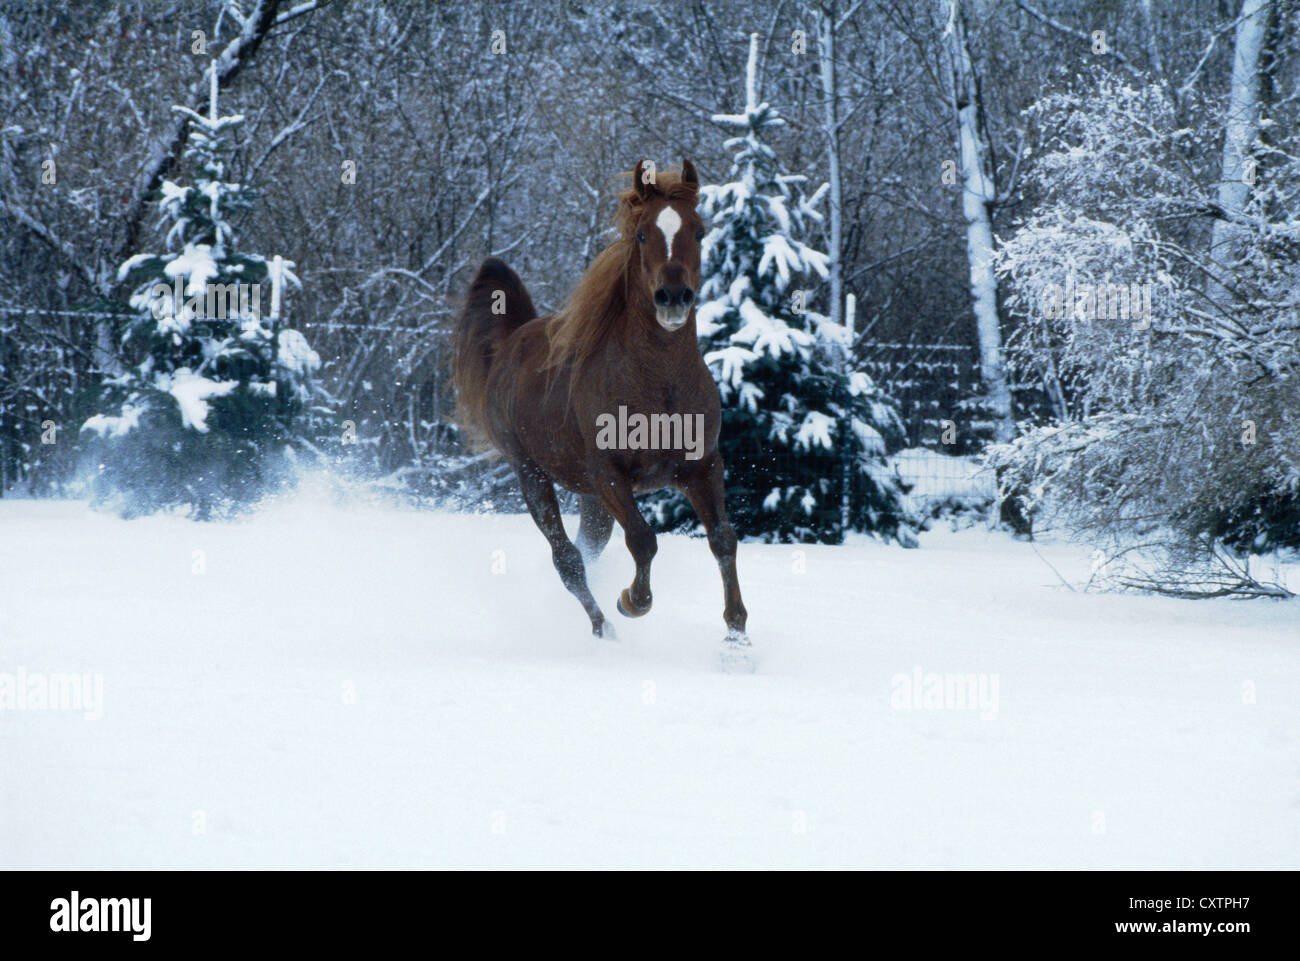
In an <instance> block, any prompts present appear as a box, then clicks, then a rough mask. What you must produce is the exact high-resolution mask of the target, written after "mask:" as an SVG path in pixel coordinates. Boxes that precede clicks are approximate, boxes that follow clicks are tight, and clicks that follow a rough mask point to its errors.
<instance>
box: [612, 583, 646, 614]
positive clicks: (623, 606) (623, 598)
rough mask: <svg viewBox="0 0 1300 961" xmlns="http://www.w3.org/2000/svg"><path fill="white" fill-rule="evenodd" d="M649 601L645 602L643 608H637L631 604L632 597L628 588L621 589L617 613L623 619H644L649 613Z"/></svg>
mask: <svg viewBox="0 0 1300 961" xmlns="http://www.w3.org/2000/svg"><path fill="white" fill-rule="evenodd" d="M650 604H651V602H650V601H647V602H646V605H645V607H637V606H636V605H635V604H633V603H632V595H631V594H630V593H629V589H628V588H626V587H625V588H623V593H622V594H620V595H618V612H619V613H620V614H622V615H623V616H624V617H644V616H645V615H646V614H648V613H650Z"/></svg>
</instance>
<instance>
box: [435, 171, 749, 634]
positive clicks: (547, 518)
mask: <svg viewBox="0 0 1300 961" xmlns="http://www.w3.org/2000/svg"><path fill="white" fill-rule="evenodd" d="M632 177H633V181H632V188H631V189H629V190H626V191H624V192H623V193H622V194H621V195H620V196H619V204H618V213H617V216H616V219H615V223H616V225H617V228H618V233H619V236H618V238H617V239H616V240H615V241H614V242H613V243H611V244H610V245H609V246H608V247H607V248H606V249H605V250H604V251H603V252H602V253H601V254H600V256H598V257H597V258H596V259H595V260H594V261H593V262H592V264H591V266H590V268H588V270H587V272H586V274H584V275H583V277H582V279H581V280H580V281H579V282H578V285H577V287H576V288H575V289H574V291H573V293H572V295H571V296H570V297H569V300H568V302H567V303H566V304H565V306H564V308H563V309H562V310H561V311H560V312H559V313H557V314H555V315H553V316H550V317H538V316H537V311H536V310H535V309H534V308H533V303H532V300H531V298H529V296H528V292H527V291H526V290H525V289H524V285H523V283H522V282H521V281H520V279H519V277H518V275H517V274H515V272H514V271H513V270H511V269H510V268H509V267H507V266H506V265H505V263H503V262H502V261H500V260H498V259H496V258H488V259H487V260H485V261H484V262H483V264H482V266H481V267H480V268H479V271H478V275H477V276H476V277H475V278H474V281H473V283H472V284H470V288H469V291H468V293H467V295H466V299H465V304H464V307H463V309H462V310H461V313H460V316H459V318H458V321H457V331H456V349H455V360H454V380H455V385H456V394H457V400H458V404H459V407H460V412H461V421H462V423H463V424H464V425H465V426H467V427H469V428H471V429H472V430H474V431H475V432H477V433H478V434H480V435H483V436H485V437H486V439H487V440H488V441H490V443H491V444H492V446H494V447H495V448H496V449H497V450H498V451H500V452H501V454H502V455H503V456H504V457H505V458H506V460H507V461H508V462H509V463H510V466H511V467H513V468H514V471H515V474H516V475H517V476H518V478H519V486H520V487H521V488H522V489H523V495H524V501H525V503H527V505H528V510H529V511H530V512H531V513H532V516H533V520H534V521H535V522H536V523H537V526H538V527H539V528H541V531H542V533H543V534H545V535H546V539H547V540H548V541H550V544H551V558H552V560H553V561H554V562H555V569H556V570H557V571H558V572H559V574H560V580H562V581H563V582H564V586H565V587H567V588H568V589H569V591H570V592H571V593H572V594H573V596H574V597H576V598H577V599H578V600H579V602H581V604H582V607H583V609H584V610H585V611H586V612H587V616H588V617H590V618H591V630H592V633H593V634H595V635H596V636H597V637H612V636H613V633H614V632H613V628H612V625H611V624H609V623H608V622H607V621H606V620H605V615H604V614H603V613H602V612H601V609H600V606H599V605H598V604H597V603H596V599H595V598H594V597H592V595H591V590H590V589H589V588H588V587H587V574H586V569H585V568H584V566H583V561H584V558H585V559H587V560H593V559H594V558H595V557H597V556H598V555H599V554H600V552H601V550H603V549H604V547H605V544H606V543H607V542H608V541H609V535H610V529H611V525H612V522H613V521H615V520H617V521H618V523H619V525H620V526H621V527H622V528H623V532H624V534H625V535H626V541H627V549H628V551H629V552H631V554H632V558H633V560H634V561H635V562H636V575H635V577H634V578H633V580H632V584H631V586H630V587H628V588H627V589H626V590H624V591H623V593H622V595H621V596H620V598H619V601H618V610H619V612H620V613H621V614H623V615H625V616H627V617H640V616H641V615H643V614H645V613H647V612H648V611H649V610H650V603H651V596H650V561H651V559H652V558H653V557H654V556H655V551H656V550H657V543H656V539H655V533H654V531H653V530H652V529H651V527H650V525H649V524H647V523H646V521H645V518H644V517H642V516H641V512H640V511H639V510H638V509H637V505H636V499H635V497H634V495H635V494H639V493H643V492H646V491H654V490H659V489H661V488H664V487H673V488H676V489H677V490H679V491H681V492H682V493H683V494H685V495H686V497H687V499H689V500H690V502H691V506H692V507H693V508H694V509H695V513H696V514H698V515H699V518H700V522H701V523H702V524H703V525H704V530H705V531H706V532H707V534H708V539H709V548H710V549H711V550H712V551H713V554H714V556H715V557H716V558H717V561H718V567H719V568H720V570H721V572H722V586H723V599H724V608H723V619H724V620H725V622H726V625H727V629H728V631H727V640H728V641H730V642H732V644H733V645H742V646H743V645H748V644H749V641H748V639H747V638H746V636H745V619H746V613H745V605H744V603H743V602H742V601H741V598H740V584H739V582H738V581H737V578H736V532H735V530H734V529H733V528H732V526H731V522H730V521H729V520H728V519H727V510H726V506H725V505H724V503H723V497H724V490H723V474H722V458H721V457H720V456H719V455H718V431H719V429H720V427H721V421H722V416H721V406H720V402H719V396H718V388H717V385H716V384H714V382H713V378H712V377H711V376H710V375H709V370H708V368H707V367H706V366H705V364H704V361H703V359H702V358H701V356H700V348H699V344H698V341H697V339H696V330H695V293H696V291H697V290H698V289H699V286H700V241H701V240H702V239H703V238H704V226H703V222H702V221H701V219H700V216H699V214H697V213H696V211H695V207H696V204H697V203H698V199H699V186H700V185H699V178H698V177H697V176H696V173H695V167H694V166H693V165H692V164H691V162H690V161H689V160H687V161H684V162H683V163H682V169H681V172H680V173H677V174H674V173H663V172H661V173H659V174H658V175H656V174H655V173H654V172H653V170H652V168H646V166H645V165H644V164H642V163H638V164H637V166H636V170H635V171H634V172H633V175H632ZM637 415H640V416H641V418H643V419H642V420H641V421H640V423H641V424H642V425H645V424H647V423H650V424H654V425H656V426H661V427H662V431H659V432H652V435H653V434H654V433H658V434H660V436H659V438H658V439H659V441H664V440H665V438H667V443H662V442H660V443H654V444H652V443H650V442H648V441H647V437H646V432H645V431H644V430H643V431H641V432H640V433H638V432H637V431H636V430H632V431H625V430H623V429H622V427H620V429H619V430H618V431H614V430H612V429H610V426H611V424H612V423H614V421H615V420H616V419H617V420H618V421H619V423H620V424H625V423H632V424H634V425H635V424H636V423H637ZM674 417H676V419H674ZM669 425H673V426H674V427H677V428H678V429H677V432H676V436H675V437H674V436H669V435H671V434H672V433H673V432H672V431H671V430H670V429H669ZM681 425H687V427H689V426H691V425H698V428H699V430H698V432H697V436H696V439H695V441H694V442H693V443H691V444H689V445H688V444H686V443H683V442H681V441H682V438H683V437H684V436H686V434H687V433H689V431H683V430H682V429H681ZM674 441H675V442H674ZM555 484H560V485H561V486H563V487H565V488H566V489H568V490H570V491H573V492H574V493H576V494H578V495H580V517H581V522H580V524H579V528H578V543H577V545H576V546H575V545H574V543H573V542H572V541H570V540H569V538H568V536H567V535H566V534H565V532H564V525H563V522H562V520H561V517H560V506H559V503H558V501H557V500H556V496H555V486H554V485H555ZM728 646H729V647H730V646H731V645H728Z"/></svg>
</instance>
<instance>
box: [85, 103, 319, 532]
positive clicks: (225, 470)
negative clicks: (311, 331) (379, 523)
mask: <svg viewBox="0 0 1300 961" xmlns="http://www.w3.org/2000/svg"><path fill="white" fill-rule="evenodd" d="M173 109H174V110H176V111H177V112H178V113H179V114H181V115H183V116H184V117H185V118H186V121H187V123H188V125H189V140H188V144H187V146H186V150H185V154H184V160H185V163H186V164H187V165H188V167H189V169H190V170H191V171H192V174H193V183H191V184H188V185H182V184H179V183H175V182H172V181H170V180H169V181H165V182H164V183H163V186H162V190H161V196H160V198H159V207H160V209H161V211H162V215H163V222H164V223H168V222H169V223H170V225H171V226H170V228H169V229H168V230H167V233H166V237H165V242H164V243H165V247H166V251H165V252H164V253H159V254H140V255H137V256H134V257H131V258H129V259H128V260H127V261H125V262H124V263H123V264H122V265H121V268H120V270H119V273H118V276H119V279H120V280H125V281H130V282H131V283H132V284H133V285H134V292H133V293H132V294H131V296H130V299H129V303H130V307H131V309H132V310H134V311H135V317H134V319H132V320H131V321H130V322H129V323H128V324H127V326H126V329H125V330H124V331H123V332H122V338H121V339H122V353H123V355H124V356H126V357H127V358H129V365H128V366H127V367H126V369H125V370H124V372H123V373H121V374H119V375H117V376H115V377H110V378H107V379H106V380H105V381H104V385H103V387H102V390H101V394H100V396H99V398H98V401H97V407H98V410H99V411H100V412H99V413H97V414H95V415H94V416H92V417H90V418H88V419H87V420H86V421H85V423H84V425H83V426H82V436H83V439H84V440H85V441H86V446H87V448H88V450H89V452H90V453H91V454H92V455H93V461H92V463H93V468H94V481H93V487H94V494H95V498H96V500H97V501H98V502H99V503H101V504H103V505H106V506H111V507H113V508H115V509H117V510H119V511H121V512H122V513H124V514H127V515H135V514H141V513H149V512H152V511H156V510H159V509H163V508H168V507H174V506H180V505H188V506H189V508H190V509H191V511H192V512H193V513H194V515H195V516H197V517H208V516H212V515H213V514H220V513H227V512H229V511H230V510H232V509H235V508H237V507H239V506H240V505H243V504H246V503H248V502H249V501H251V500H253V499H255V498H257V497H258V496H260V495H261V494H263V493H265V492H266V491H268V490H270V489H273V488H274V487H276V486H278V485H279V484H280V483H281V482H282V481H283V480H284V479H285V478H286V476H287V475H286V468H287V466H288V465H287V463H286V453H287V451H290V450H292V449H293V447H295V446H303V445H304V444H308V443H309V441H310V438H311V437H312V435H313V434H315V433H316V431H317V429H318V427H319V419H320V413H321V409H320V408H319V407H318V406H316V405H317V404H318V402H319V401H320V400H321V399H322V395H321V392H320V389H319V388H318V386H317V385H316V383H315V379H314V378H315V374H316V372H317V371H318V369H319V368H320V358H319V357H318V356H317V354H316V353H315V351H313V350H312V349H311V346H310V345H309V344H308V342H307V340H306V338H304V337H303V335H302V334H301V333H300V332H298V331H296V330H292V329H289V328H286V327H284V326H283V322H282V317H281V304H282V300H283V296H284V293H285V289H286V287H289V286H294V287H297V286H300V282H299V280H298V278H297V276H295V274H294V273H293V269H292V268H293V264H292V262H289V261H285V260H283V259H282V258H280V257H273V258H267V257H263V256H260V255H258V254H251V253H246V252H243V251H241V250H239V249H238V246H237V244H236V242H235V230H234V225H233V221H234V219H235V218H236V216H237V215H238V214H240V213H242V212H244V211H246V210H248V209H249V208H250V206H251V203H252V199H253V195H252V192H251V191H250V189H249V188H248V187H247V186H246V185H243V184H240V183H233V182H230V181H228V180H227V179H226V178H227V162H226V155H227V148H226V144H227V141H228V139H229V138H230V136H231V134H232V132H233V131H234V130H235V129H236V128H237V127H238V126H239V125H240V124H241V123H243V117H242V116H239V115H232V116H221V115H220V114H219V113H218V110H217V88H216V82H215V78H214V79H213V81H212V87H211V99H210V104H209V112H208V115H207V116H203V115H201V114H199V113H196V112H195V111H193V110H190V109H188V108H186V107H179V106H178V107H175V108H173Z"/></svg>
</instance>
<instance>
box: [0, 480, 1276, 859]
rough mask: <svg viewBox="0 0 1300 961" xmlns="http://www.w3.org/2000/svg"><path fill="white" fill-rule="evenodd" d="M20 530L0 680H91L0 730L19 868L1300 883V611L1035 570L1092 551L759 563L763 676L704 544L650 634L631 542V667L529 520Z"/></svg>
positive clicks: (5, 799)
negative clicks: (71, 698)
mask: <svg viewBox="0 0 1300 961" xmlns="http://www.w3.org/2000/svg"><path fill="white" fill-rule="evenodd" d="M569 522H570V529H571V530H572V528H573V524H574V521H573V519H572V518H570V519H569ZM0 525H2V526H3V529H4V531H5V535H6V536H5V537H4V538H3V539H0V570H3V571H4V572H5V577H4V581H3V588H2V590H3V594H2V595H0V645H2V646H0V673H7V674H9V675H13V676H16V675H17V673H18V669H19V668H20V667H21V668H22V669H23V670H24V672H25V673H26V675H27V676H31V675H33V674H38V673H44V674H45V675H53V674H56V673H59V674H68V675H74V674H75V675H91V676H92V677H93V676H95V675H98V676H99V677H100V679H101V680H102V685H103V687H102V690H103V698H102V704H101V705H100V709H101V711H100V713H102V717H100V718H99V719H98V720H88V719H86V717H85V715H86V714H87V713H90V714H91V715H92V716H93V714H94V713H95V712H94V711H76V710H55V709H48V710H30V709H28V710H0V756H3V757H4V759H5V769H6V772H7V775H8V776H6V777H5V778H3V779H0V823H2V824H3V825H4V830H3V831H0V864H3V865H5V866H6V867H9V868H19V869H22V868H59V869H94V868H177V867H180V868H249V867H253V868H257V867H260V868H268V867H275V868H329V867H429V868H432V867H494V868H501V867H516V868H533V867H557V866H562V867H582V868H608V867H658V868H699V867H735V868H768V867H773V868H813V867H839V868H865V867H877V868H888V867H896V868H932V867H965V868H1282V869H1295V868H1297V867H1300V807H1298V804H1297V798H1298V797H1300V786H1298V784H1297V781H1296V756H1295V744H1296V743H1297V740H1298V739H1300V714H1298V713H1297V711H1296V704H1297V703H1300V669H1298V668H1300V647H1298V646H1297V644H1296V641H1297V636H1298V632H1297V624H1298V623H1300V609H1297V608H1296V606H1295V605H1294V604H1287V603H1263V602H1250V603H1242V602H1231V601H1201V602H1197V603H1194V604H1193V603H1190V602H1180V601H1176V600H1170V599H1165V598H1148V597H1132V596H1113V595H1093V594H1084V593H1072V592H1070V591H1068V590H1066V589H1065V588H1064V587H1062V586H1061V585H1060V583H1059V581H1058V580H1057V577H1056V574H1054V573H1053V572H1052V571H1051V570H1050V569H1049V568H1048V567H1047V566H1046V564H1045V563H1044V562H1043V560H1040V559H1039V557H1038V556H1037V554H1036V553H1035V548H1036V549H1037V550H1038V551H1040V552H1041V553H1042V554H1043V556H1044V558H1046V559H1047V560H1050V561H1051V563H1052V564H1053V565H1054V566H1055V567H1056V568H1057V569H1058V570H1059V571H1060V572H1061V574H1062V576H1064V577H1066V578H1069V579H1073V580H1076V581H1077V580H1084V579H1086V577H1087V574H1088V570H1089V551H1088V550H1087V548H1086V547H1084V546H1078V547H1074V546H1065V545H1051V544H1038V545H1034V546H1031V545H1029V544H1025V543H1020V542H1016V541H1013V540H1011V539H1009V538H1007V537H1005V536H1004V535H1001V534H997V533H989V532H986V531H983V530H980V529H968V530H965V531H961V532H958V533H953V532H950V531H934V532H930V533H927V534H925V535H922V548H921V549H919V550H914V551H907V550H902V549H899V548H896V547H886V546H882V545H879V544H877V543H874V542H872V541H868V540H865V539H860V540H855V541H853V542H852V543H850V544H849V545H847V546H843V547H828V546H815V545H814V546H790V545H785V546H781V545H755V544H742V545H741V550H740V555H739V566H740V576H741V584H742V587H743V589H744V591H745V600H746V603H747V605H748V607H749V611H750V627H751V635H752V637H753V640H754V642H755V644H756V646H757V650H758V651H759V652H760V655H761V661H760V664H759V669H758V673H757V674H754V675H748V676H744V675H731V674H724V673H722V672H721V671H720V670H719V669H718V645H719V642H720V641H721V638H722V635H723V631H724V628H723V624H722V619H721V611H720V608H721V591H720V589H719V585H718V576H717V571H716V568H715V565H714V562H713V558H712V557H711V555H710V554H709V551H708V549H707V547H706V545H705V543H704V542H703V541H702V540H696V539H688V538H683V537H660V540H659V543H660V549H659V554H658V556H657V557H656V559H655V562H654V576H653V582H654V592H655V608H654V610H653V611H652V612H651V613H650V614H649V615H648V616H647V617H645V618H643V619H639V620H635V621H632V620H627V619H624V618H621V617H619V615H617V614H616V613H614V610H613V608H614V598H615V597H616V594H617V591H618V590H620V589H621V588H622V587H624V586H626V583H627V582H628V580H629V579H630V574H631V562H630V560H629V558H628V556H627V553H626V551H625V549H624V548H623V547H622V545H621V544H620V543H619V541H620V539H621V538H620V537H618V536H617V535H616V536H615V538H614V543H612V544H611V546H610V548H609V550H608V551H607V553H606V555H605V557H603V558H602V560H601V561H600V562H599V563H598V564H597V565H596V566H595V567H594V569H593V571H592V584H593V589H594V591H595V593H596V595H597V597H598V598H599V600H600V601H601V602H602V604H603V605H604V607H605V609H606V611H607V612H608V613H609V614H610V615H611V616H612V617H614V618H615V619H616V620H617V627H618V630H619V634H620V640H618V641H616V642H611V641H598V640H595V639H593V638H591V637H590V635H589V634H588V629H587V622H586V618H585V617H584V616H583V614H582V612H581V610H580V609H579V607H578V605H577V603H576V602H575V601H574V600H573V599H572V598H571V597H570V596H569V595H568V594H567V593H566V592H565V591H564V590H563V588H562V587H561V586H560V584H559V580H558V577H557V576H556V575H555V572H554V570H553V569H552V567H551V560H550V551H549V548H548V547H547V545H546V542H545V541H544V540H543V538H542V537H541V535H540V534H538V533H537V531H536V530H535V529H534V528H533V525H532V523H531V521H529V520H528V519H527V518H526V517H523V516H519V515H503V516H496V515H480V516H473V515H449V514H442V513H433V512H418V511H414V510H410V509H399V508H392V507H383V506H379V505H374V504H352V505H348V506H344V505H341V504H338V503H336V502H335V501H334V500H332V499H330V498H329V497H327V496H325V495H323V494H322V495H315V496H311V495H302V496H300V497H298V498H296V499H293V500H290V501H287V502H284V503H282V504H279V505H276V506H273V507H269V508H267V509H266V510H265V511H263V512H261V513H259V514H257V515H255V516H253V517H252V518H250V519H248V520H246V521H243V522H239V523H230V524H200V523H195V522H190V521H186V520H183V519H180V518H177V517H153V518H145V519H140V520H135V521H122V520H118V519H116V518H112V517H108V516H103V515H98V514H95V513H92V512H91V511H90V510H89V509H88V508H86V507H85V506H84V505H82V504H79V503H75V502H49V501H46V502H41V501H13V500H6V501H0ZM494 569H495V570H497V571H499V573H493V571H494ZM1289 573H1290V574H1291V576H1292V580H1293V582H1294V581H1295V580H1296V579H1297V575H1300V568H1296V567H1293V568H1292V569H1291V570H1290V572H1289ZM970 675H974V679H975V683H974V684H973V685H972V686H971V687H970V692H971V696H972V698H973V699H974V700H972V701H971V702H970V703H969V705H965V706H958V700H959V699H958V700H954V694H953V690H952V682H953V680H954V679H956V680H957V681H958V682H964V681H965V680H968V679H969V676H970ZM958 693H960V692H958ZM931 695H934V696H933V697H932V696H931ZM994 695H996V696H995V697H994ZM981 697H982V698H983V699H984V701H983V704H980V703H979V698H981ZM990 699H991V700H990ZM939 703H946V704H947V705H948V706H947V707H944V708H940V707H936V706H935V705H936V704H939ZM927 705H929V706H927Z"/></svg>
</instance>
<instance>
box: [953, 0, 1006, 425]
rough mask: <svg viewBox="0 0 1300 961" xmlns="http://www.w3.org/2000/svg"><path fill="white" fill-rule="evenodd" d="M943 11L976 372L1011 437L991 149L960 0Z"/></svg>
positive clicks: (992, 409) (993, 411)
mask: <svg viewBox="0 0 1300 961" xmlns="http://www.w3.org/2000/svg"><path fill="white" fill-rule="evenodd" d="M945 8H946V9H945V10H944V11H943V12H944V14H946V15H947V23H946V24H944V25H943V35H942V40H943V46H944V53H945V55H946V56H945V59H946V61H947V63H946V66H947V73H948V81H949V92H950V94H951V96H952V101H953V108H954V110H955V112H956V118H955V119H956V125H957V151H958V157H959V166H960V175H961V186H962V215H963V217H964V218H965V220H966V257H967V260H968V262H969V264H970V291H971V301H972V307H973V309H974V312H975V329H976V333H977V335H978V337H979V347H980V377H981V380H982V381H983V383H984V389H985V392H986V398H987V399H986V402H987V404H988V407H989V410H990V413H991V414H992V416H993V421H994V423H993V436H994V440H996V441H998V442H999V443H1001V442H1005V441H1008V440H1010V439H1011V437H1012V436H1013V435H1014V433H1015V424H1014V422H1013V421H1012V417H1011V390H1010V388H1009V386H1008V384H1007V376H1006V366H1005V363H1004V360H1003V351H1002V320H1001V317H1000V316H999V313H998V283H997V276H996V275H995V274H994V271H993V220H992V211H993V205H994V201H995V199H996V197H997V192H996V190H995V189H994V185H993V172H992V170H991V168H990V164H989V159H988V156H989V148H988V145H987V144H986V143H985V141H984V137H983V134H982V133H981V131H980V102H979V89H978V85H977V83H976V80H975V70H974V67H973V66H972V63H971V55H970V47H969V45H968V41H967V36H966V26H965V22H964V19H963V12H962V8H961V2H960V0H949V2H948V4H945Z"/></svg>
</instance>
